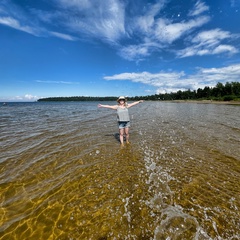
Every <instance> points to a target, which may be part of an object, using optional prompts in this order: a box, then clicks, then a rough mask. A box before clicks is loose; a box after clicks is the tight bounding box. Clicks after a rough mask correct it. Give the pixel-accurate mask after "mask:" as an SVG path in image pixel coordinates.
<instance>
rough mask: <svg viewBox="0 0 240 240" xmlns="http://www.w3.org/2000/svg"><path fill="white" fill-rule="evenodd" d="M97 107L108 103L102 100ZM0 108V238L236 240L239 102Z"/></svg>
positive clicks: (239, 221) (239, 234)
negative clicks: (127, 123) (121, 127)
mask: <svg viewBox="0 0 240 240" xmlns="http://www.w3.org/2000/svg"><path fill="white" fill-rule="evenodd" d="M104 104H115V103H114V102H108V103H107V102H105V103H104ZM129 111H130V116H131V131H130V141H131V145H130V146H125V147H124V148H120V144H119V142H118V139H117V137H118V136H117V132H118V129H117V122H116V113H115V111H114V110H110V109H103V108H101V109H98V108H97V103H96V102H62V103H38V102H37V103H15V104H14V103H9V104H8V105H6V106H0V239H1V240H3V239H4V240H5V239H6V240H11V239H18V240H19V239H20V240H25V239H26V240H31V239H33V240H36V239H37V240H41V239H42V240H46V239H48V240H55V239H59V240H66V239H69V240H70V239H71V240H75V239H80V240H82V239H87V240H89V239H93V240H95V239H96V240H107V239H145V240H148V239H152V240H153V239H154V240H158V239H166V240H175V239H176V240H177V239H179V240H180V239H181V240H182V239H196V240H203V239H219V240H222V239H231V240H235V239H240V185H239V180H240V147H239V146H240V106H234V105H215V104H194V103H171V102H148V101H147V102H144V103H142V104H139V105H137V106H134V107H132V108H131V109H130V110H129Z"/></svg>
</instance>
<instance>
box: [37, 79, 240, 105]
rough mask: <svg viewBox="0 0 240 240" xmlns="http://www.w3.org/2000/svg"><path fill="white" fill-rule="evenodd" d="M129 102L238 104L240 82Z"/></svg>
mask: <svg viewBox="0 0 240 240" xmlns="http://www.w3.org/2000/svg"><path fill="white" fill-rule="evenodd" d="M117 98H118V97H116V96H110V97H88V96H74V97H48V98H40V99H38V101H39V102H44V101H45V102H47V101H55V102H56V101H116V99H117ZM127 99H128V100H129V101H138V100H141V99H142V100H151V101H176V100H198V101H199V100H209V101H223V102H224V101H225V102H229V101H230V102H240V82H231V83H229V82H226V84H225V85H224V84H222V83H217V85H216V86H215V87H204V89H201V88H198V89H197V90H193V91H191V90H190V89H189V90H186V91H181V90H179V91H177V92H171V93H160V94H154V95H148V96H135V97H127Z"/></svg>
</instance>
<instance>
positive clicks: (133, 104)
mask: <svg viewBox="0 0 240 240" xmlns="http://www.w3.org/2000/svg"><path fill="white" fill-rule="evenodd" d="M142 102H143V100H140V101H137V102H133V103H129V104H128V105H127V106H128V107H129V108H130V107H132V106H135V105H137V104H139V103H142Z"/></svg>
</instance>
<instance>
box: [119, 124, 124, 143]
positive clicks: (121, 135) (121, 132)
mask: <svg viewBox="0 0 240 240" xmlns="http://www.w3.org/2000/svg"><path fill="white" fill-rule="evenodd" d="M123 135H124V128H121V129H119V138H120V143H121V145H123Z"/></svg>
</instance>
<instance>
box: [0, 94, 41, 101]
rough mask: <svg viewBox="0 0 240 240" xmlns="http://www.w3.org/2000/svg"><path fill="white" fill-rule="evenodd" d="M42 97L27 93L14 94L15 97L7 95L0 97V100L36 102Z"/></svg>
mask: <svg viewBox="0 0 240 240" xmlns="http://www.w3.org/2000/svg"><path fill="white" fill-rule="evenodd" d="M39 98H40V97H38V96H34V95H32V94H25V95H22V96H14V97H6V98H0V101H3V102H16V101H17V102H35V101H37V100H38V99H39Z"/></svg>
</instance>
